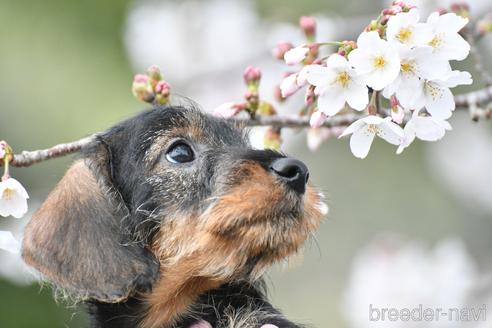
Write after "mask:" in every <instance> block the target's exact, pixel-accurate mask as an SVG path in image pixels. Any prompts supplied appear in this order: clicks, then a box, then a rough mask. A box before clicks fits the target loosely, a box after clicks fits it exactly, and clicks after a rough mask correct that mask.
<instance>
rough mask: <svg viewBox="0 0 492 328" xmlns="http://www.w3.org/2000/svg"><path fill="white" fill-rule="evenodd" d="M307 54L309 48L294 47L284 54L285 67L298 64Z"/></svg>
mask: <svg viewBox="0 0 492 328" xmlns="http://www.w3.org/2000/svg"><path fill="white" fill-rule="evenodd" d="M308 53H309V48H308V47H305V46H300V47H296V48H293V49H290V50H288V51H286V52H285V54H284V60H285V63H286V64H287V65H296V64H300V63H301V62H302V61H303V60H304V59H305V58H306V56H307V54H308Z"/></svg>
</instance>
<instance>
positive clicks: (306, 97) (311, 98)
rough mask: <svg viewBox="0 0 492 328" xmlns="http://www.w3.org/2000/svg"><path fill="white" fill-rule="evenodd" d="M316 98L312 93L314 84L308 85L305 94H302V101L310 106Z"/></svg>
mask: <svg viewBox="0 0 492 328" xmlns="http://www.w3.org/2000/svg"><path fill="white" fill-rule="evenodd" d="M315 99H316V95H315V94H314V86H312V85H311V86H309V88H307V89H306V94H305V95H304V102H305V103H306V105H307V106H311V105H312V104H313V103H314V100H315Z"/></svg>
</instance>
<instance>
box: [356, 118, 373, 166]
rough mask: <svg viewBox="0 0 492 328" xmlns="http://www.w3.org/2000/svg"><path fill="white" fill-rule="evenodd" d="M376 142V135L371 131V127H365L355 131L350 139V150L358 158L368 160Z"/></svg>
mask: <svg viewBox="0 0 492 328" xmlns="http://www.w3.org/2000/svg"><path fill="white" fill-rule="evenodd" d="M373 140H374V133H372V132H371V131H370V129H369V126H367V125H366V126H365V127H363V128H362V129H359V130H357V131H355V132H354V133H353V134H352V136H351V137H350V150H351V151H352V154H354V156H355V157H357V158H366V157H367V154H369V150H370V149H371V145H372V141H373Z"/></svg>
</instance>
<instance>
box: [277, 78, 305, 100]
mask: <svg viewBox="0 0 492 328" xmlns="http://www.w3.org/2000/svg"><path fill="white" fill-rule="evenodd" d="M299 89H300V87H299V86H298V85H297V74H296V73H292V74H290V75H288V76H287V77H285V78H284V79H283V80H282V82H281V83H280V91H281V93H282V97H284V98H287V97H290V96H292V95H293V94H294V93H296V91H297V90H299Z"/></svg>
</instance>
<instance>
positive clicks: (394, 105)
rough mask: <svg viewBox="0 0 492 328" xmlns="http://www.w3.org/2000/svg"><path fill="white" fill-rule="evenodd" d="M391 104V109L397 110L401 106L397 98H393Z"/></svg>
mask: <svg viewBox="0 0 492 328" xmlns="http://www.w3.org/2000/svg"><path fill="white" fill-rule="evenodd" d="M390 104H391V108H396V107H398V106H400V101H398V98H396V96H391V98H390Z"/></svg>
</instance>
